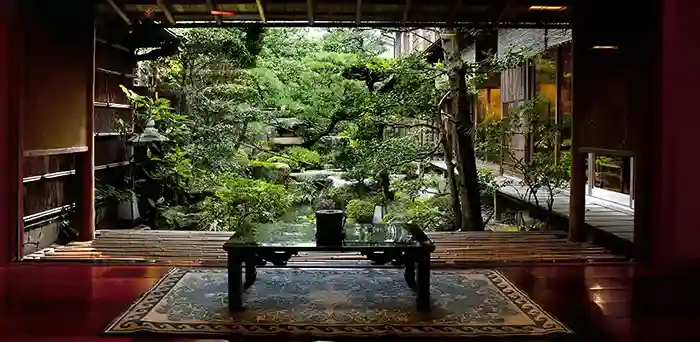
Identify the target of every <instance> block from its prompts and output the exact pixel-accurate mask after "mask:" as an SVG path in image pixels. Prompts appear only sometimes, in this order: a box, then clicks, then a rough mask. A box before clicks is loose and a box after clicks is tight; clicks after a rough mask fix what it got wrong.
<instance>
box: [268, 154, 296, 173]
mask: <svg viewBox="0 0 700 342" xmlns="http://www.w3.org/2000/svg"><path fill="white" fill-rule="evenodd" d="M266 161H267V162H268V163H281V164H285V165H287V166H289V168H290V169H292V170H298V169H299V163H298V162H297V161H296V160H292V159H289V158H287V157H282V156H272V157H270V158H267V160H266Z"/></svg>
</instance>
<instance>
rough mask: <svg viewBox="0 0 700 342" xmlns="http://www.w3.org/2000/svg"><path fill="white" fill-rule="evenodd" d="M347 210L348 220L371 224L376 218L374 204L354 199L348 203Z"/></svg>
mask: <svg viewBox="0 0 700 342" xmlns="http://www.w3.org/2000/svg"><path fill="white" fill-rule="evenodd" d="M345 210H346V213H347V215H348V218H350V219H353V220H355V222H358V223H371V222H372V218H373V217H374V202H372V201H368V200H363V199H353V200H350V202H348V205H347V208H346V209H345Z"/></svg>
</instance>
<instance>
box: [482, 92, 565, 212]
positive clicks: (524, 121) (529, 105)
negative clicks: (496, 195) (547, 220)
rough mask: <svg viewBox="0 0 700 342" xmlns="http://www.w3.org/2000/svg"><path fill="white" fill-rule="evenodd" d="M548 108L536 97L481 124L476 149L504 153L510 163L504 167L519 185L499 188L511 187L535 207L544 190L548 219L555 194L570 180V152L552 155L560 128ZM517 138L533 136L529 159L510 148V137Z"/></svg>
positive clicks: (545, 103) (544, 101)
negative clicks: (501, 115) (511, 173)
mask: <svg viewBox="0 0 700 342" xmlns="http://www.w3.org/2000/svg"><path fill="white" fill-rule="evenodd" d="M547 108H548V106H547V102H546V100H543V99H541V98H535V99H533V100H530V101H525V102H523V103H522V104H521V105H520V107H519V108H518V109H517V110H515V111H513V112H512V113H510V114H509V115H508V116H507V117H505V118H503V119H500V120H493V121H490V122H486V123H483V124H480V125H479V126H478V127H477V132H478V134H477V136H478V137H479V139H478V140H477V141H476V143H475V146H476V150H477V151H478V152H481V153H484V154H493V153H498V154H503V155H504V156H505V158H506V160H507V161H508V162H509V165H508V166H507V167H508V168H509V169H510V170H512V171H513V172H515V173H516V174H517V175H518V177H520V178H521V181H519V182H517V183H518V184H511V183H513V182H507V183H506V184H501V185H499V186H514V189H516V190H517V192H518V194H519V195H520V197H521V198H522V199H523V200H524V201H532V202H533V203H535V204H536V205H539V204H540V200H541V193H542V191H544V192H545V193H546V194H547V198H546V199H545V201H546V205H547V208H548V211H549V215H550V216H551V212H552V206H553V204H554V195H555V194H556V193H558V192H559V191H560V190H561V188H563V187H565V186H566V185H567V184H568V182H569V180H570V178H571V175H570V169H571V159H570V158H571V157H570V154H569V153H561V154H560V155H559V156H556V155H555V154H554V146H555V144H557V143H558V139H559V136H560V134H561V128H560V127H558V126H557V125H556V124H555V122H554V120H553V119H552V118H551V117H550V116H549V113H548V111H547ZM517 136H525V137H528V136H531V137H532V141H533V142H534V144H533V153H532V154H531V155H530V156H529V158H528V157H527V156H526V155H525V154H524V153H522V152H520V151H518V150H517V149H516V148H514V147H513V146H512V144H511V142H510V141H511V138H512V137H517ZM486 182H487V183H488V181H486ZM536 194H540V196H536Z"/></svg>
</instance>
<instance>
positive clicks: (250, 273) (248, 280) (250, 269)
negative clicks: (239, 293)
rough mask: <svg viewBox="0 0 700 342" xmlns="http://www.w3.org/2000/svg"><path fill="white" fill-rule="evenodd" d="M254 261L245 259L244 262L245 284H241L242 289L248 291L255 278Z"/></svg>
mask: <svg viewBox="0 0 700 342" xmlns="http://www.w3.org/2000/svg"><path fill="white" fill-rule="evenodd" d="M255 266H256V261H255V259H247V260H246V262H245V283H243V289H244V290H245V289H248V288H249V287H251V286H253V284H254V283H255V279H256V278H257V270H256V267H255Z"/></svg>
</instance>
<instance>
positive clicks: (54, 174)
mask: <svg viewBox="0 0 700 342" xmlns="http://www.w3.org/2000/svg"><path fill="white" fill-rule="evenodd" d="M74 174H75V170H68V171H58V172H51V173H46V174H43V175H38V176H31V177H26V178H23V179H22V183H31V182H36V181H40V180H42V179H54V178H60V177H66V176H71V175H74Z"/></svg>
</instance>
